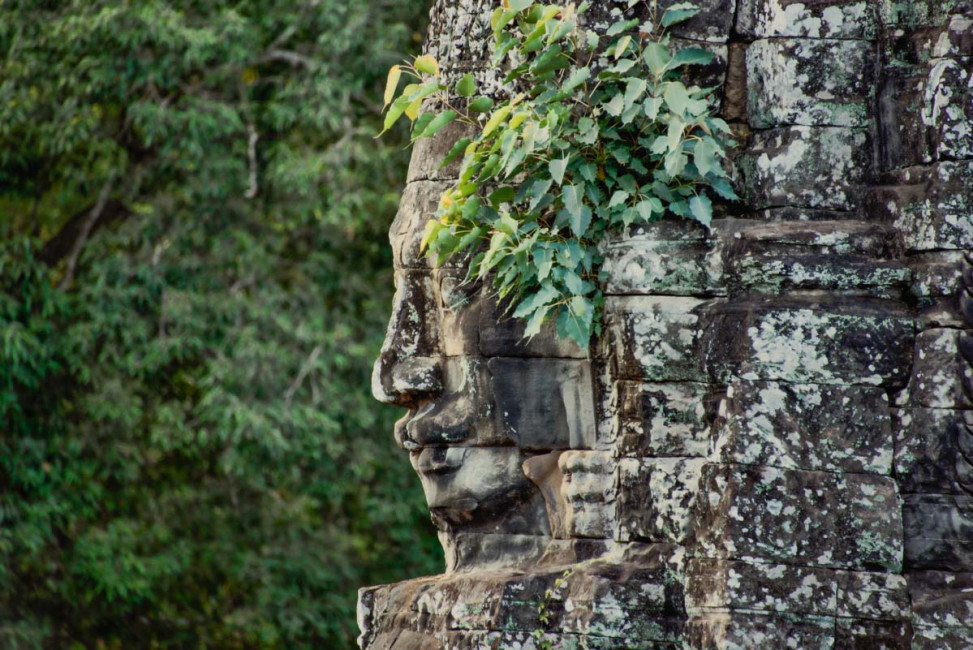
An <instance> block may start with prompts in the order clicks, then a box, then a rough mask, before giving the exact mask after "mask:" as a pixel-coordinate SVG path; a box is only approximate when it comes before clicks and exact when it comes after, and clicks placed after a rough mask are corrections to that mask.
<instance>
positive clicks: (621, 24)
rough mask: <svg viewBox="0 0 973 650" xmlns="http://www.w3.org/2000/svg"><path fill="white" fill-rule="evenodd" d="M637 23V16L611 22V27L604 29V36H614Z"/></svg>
mask: <svg viewBox="0 0 973 650" xmlns="http://www.w3.org/2000/svg"><path fill="white" fill-rule="evenodd" d="M638 24H639V19H638V18H632V19H630V20H620V21H618V22H617V23H613V24H612V25H611V27H609V28H608V29H607V30H605V36H615V35H617V34H621V33H622V32H624V31H626V30H629V29H632V28H633V27H635V26H636V25H638Z"/></svg>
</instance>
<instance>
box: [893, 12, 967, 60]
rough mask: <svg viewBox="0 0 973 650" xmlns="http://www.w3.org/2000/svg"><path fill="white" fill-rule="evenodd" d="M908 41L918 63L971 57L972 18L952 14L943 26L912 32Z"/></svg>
mask: <svg viewBox="0 0 973 650" xmlns="http://www.w3.org/2000/svg"><path fill="white" fill-rule="evenodd" d="M909 40H910V42H911V45H912V50H913V52H914V54H915V58H916V59H917V60H920V61H923V60H925V59H926V58H930V59H943V58H957V57H968V56H973V18H971V17H970V15H969V14H967V15H963V14H960V13H958V14H954V15H952V16H950V17H949V19H948V21H947V22H945V23H943V24H940V25H937V26H936V27H932V28H927V29H920V30H916V31H914V32H912V33H911V34H910V37H909Z"/></svg>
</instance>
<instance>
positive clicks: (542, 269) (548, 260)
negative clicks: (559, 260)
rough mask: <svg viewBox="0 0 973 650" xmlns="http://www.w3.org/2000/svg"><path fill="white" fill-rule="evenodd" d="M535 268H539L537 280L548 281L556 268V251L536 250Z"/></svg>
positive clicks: (548, 249)
mask: <svg viewBox="0 0 973 650" xmlns="http://www.w3.org/2000/svg"><path fill="white" fill-rule="evenodd" d="M534 266H535V267H536V268H537V280H538V281H540V282H543V281H544V280H546V279H547V276H549V275H550V274H551V268H553V266H554V251H552V250H551V249H550V248H535V249H534Z"/></svg>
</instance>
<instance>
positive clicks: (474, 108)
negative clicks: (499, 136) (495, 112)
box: [469, 97, 493, 113]
mask: <svg viewBox="0 0 973 650" xmlns="http://www.w3.org/2000/svg"><path fill="white" fill-rule="evenodd" d="M491 108H493V100H492V99H490V98H489V97H477V98H476V99H474V100H473V101H471V102H470V105H469V109H470V111H471V112H473V113H486V112H487V111H489V110H490V109H491Z"/></svg>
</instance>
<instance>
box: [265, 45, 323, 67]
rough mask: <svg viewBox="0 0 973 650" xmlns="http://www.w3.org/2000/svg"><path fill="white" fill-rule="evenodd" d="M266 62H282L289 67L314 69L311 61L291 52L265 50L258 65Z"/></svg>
mask: <svg viewBox="0 0 973 650" xmlns="http://www.w3.org/2000/svg"><path fill="white" fill-rule="evenodd" d="M267 61H283V62H284V63H290V64H291V65H296V66H300V67H304V68H308V69H311V68H313V67H314V60H313V59H310V58H308V57H306V56H304V55H303V54H298V53H297V52H292V51H291V50H278V49H272V50H267V51H266V52H264V53H263V56H261V57H260V63H266V62H267Z"/></svg>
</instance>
